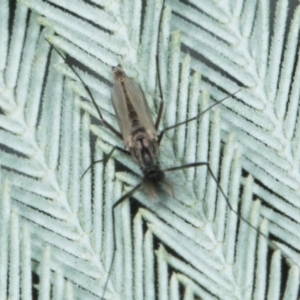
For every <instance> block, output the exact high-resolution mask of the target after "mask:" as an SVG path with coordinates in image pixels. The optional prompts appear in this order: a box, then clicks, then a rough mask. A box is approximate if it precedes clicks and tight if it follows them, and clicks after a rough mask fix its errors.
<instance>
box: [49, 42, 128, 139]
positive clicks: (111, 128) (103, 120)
mask: <svg viewBox="0 0 300 300" xmlns="http://www.w3.org/2000/svg"><path fill="white" fill-rule="evenodd" d="M46 41H47V42H48V43H49V44H50V45H51V47H53V49H54V50H55V51H56V52H57V54H58V55H59V56H60V57H61V58H62V59H63V60H64V62H65V63H66V64H67V65H68V66H69V67H70V68H71V70H72V71H73V72H74V73H75V74H76V76H77V77H78V79H79V80H80V82H81V83H82V84H83V86H84V88H85V90H86V91H87V93H88V94H89V96H90V97H91V99H92V102H93V104H94V106H95V107H96V110H97V112H98V115H99V118H100V120H101V122H102V124H103V125H104V126H106V127H107V128H108V129H109V130H110V131H111V132H113V133H114V134H115V135H116V136H118V137H119V138H120V139H122V135H121V133H120V132H119V131H117V130H116V129H115V128H114V127H113V126H111V125H110V124H109V123H108V122H107V121H105V119H104V118H103V116H102V113H101V111H100V109H99V107H98V105H97V103H96V101H95V99H94V97H93V95H92V92H91V90H90V89H89V87H88V86H87V85H86V84H85V83H84V81H83V79H82V78H81V76H80V75H79V73H78V72H77V71H76V70H75V68H74V67H73V66H72V65H71V64H70V63H68V62H67V60H66V58H65V57H64V56H63V55H62V54H61V53H60V52H59V51H58V50H57V49H56V47H55V46H53V45H52V44H51V43H50V42H49V41H48V40H47V39H46Z"/></svg>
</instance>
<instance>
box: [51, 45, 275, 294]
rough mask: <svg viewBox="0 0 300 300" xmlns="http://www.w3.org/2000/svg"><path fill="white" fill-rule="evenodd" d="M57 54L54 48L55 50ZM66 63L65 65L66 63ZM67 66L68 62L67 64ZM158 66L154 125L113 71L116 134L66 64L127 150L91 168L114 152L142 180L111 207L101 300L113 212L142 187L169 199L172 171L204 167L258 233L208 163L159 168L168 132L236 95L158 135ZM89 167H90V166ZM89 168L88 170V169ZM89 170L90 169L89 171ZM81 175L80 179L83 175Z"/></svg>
mask: <svg viewBox="0 0 300 300" xmlns="http://www.w3.org/2000/svg"><path fill="white" fill-rule="evenodd" d="M54 49H55V50H56V48H54ZM56 51H57V52H58V54H59V55H60V56H61V57H62V58H63V59H64V60H65V61H66V59H65V58H64V57H63V56H62V55H61V53H60V52H59V51H58V50H56ZM66 62H67V61H66ZM67 64H68V62H67ZM156 64H157V66H156V67H157V73H158V80H157V81H158V88H159V95H160V105H159V109H158V113H157V118H156V121H155V122H154V121H153V118H152V115H151V111H150V108H149V106H148V104H147V101H146V98H145V95H144V92H143V90H142V89H141V87H140V86H139V85H138V84H137V83H136V82H135V81H134V80H133V79H131V78H129V77H127V75H126V74H125V72H124V70H123V69H122V67H121V66H120V65H118V66H116V67H113V68H112V70H113V73H114V77H115V82H114V85H113V88H112V104H113V107H114V110H115V114H116V118H117V121H118V124H119V128H120V132H119V131H118V130H116V129H115V128H114V127H113V126H112V125H111V124H109V123H108V122H107V121H106V120H105V119H104V118H103V115H102V113H101V111H100V109H99V107H98V106H97V105H96V102H95V100H94V98H93V95H92V93H91V91H90V89H89V88H88V87H87V86H86V84H85V83H84V81H83V80H82V78H81V77H80V75H79V74H78V72H77V71H76V70H75V69H74V68H73V66H72V65H70V64H68V65H69V66H70V68H71V69H72V70H73V71H74V73H75V74H76V75H77V77H78V78H79V80H80V81H81V83H82V84H83V86H84V87H85V89H86V91H87V93H88V94H89V96H90V98H91V100H92V102H93V104H94V105H95V108H96V110H97V112H98V115H99V118H100V120H101V122H102V124H103V125H104V126H106V127H107V129H109V130H110V131H111V132H112V133H114V134H115V135H117V136H118V137H120V138H121V139H122V140H123V141H124V144H125V146H126V150H125V149H123V148H121V147H119V146H114V147H113V148H112V149H111V151H110V152H109V153H108V155H107V156H106V157H105V158H104V159H103V160H100V161H95V162H93V164H92V165H94V164H95V163H100V162H106V161H107V160H108V159H109V158H110V157H111V156H112V154H113V152H114V151H115V150H118V151H122V152H123V153H126V154H128V155H130V156H131V157H132V158H133V160H134V161H135V162H136V163H137V164H138V165H139V166H140V168H141V171H142V173H143V178H142V181H141V182H140V183H138V184H137V185H136V186H134V187H133V188H132V189H131V190H130V191H128V192H127V193H125V194H124V195H123V196H122V197H121V198H120V199H118V200H117V201H116V202H115V203H114V205H113V206H112V209H111V213H112V220H113V232H112V234H113V242H114V250H113V255H112V259H111V263H110V267H109V271H108V276H107V279H106V281H105V285H104V289H103V294H102V298H104V296H105V291H106V288H107V284H108V280H109V276H110V273H111V270H112V267H113V264H114V259H115V253H116V251H117V248H116V232H115V225H114V224H115V209H116V208H117V207H118V206H119V205H120V204H121V203H122V202H123V201H124V200H125V199H127V198H129V197H130V196H131V195H133V193H134V192H136V191H137V190H139V189H140V188H141V187H142V186H145V187H146V189H147V191H148V193H149V195H150V196H151V197H156V196H157V195H158V194H159V192H160V190H161V189H164V190H167V191H168V193H169V194H170V195H173V189H172V185H171V184H170V183H169V181H168V180H167V179H166V176H165V174H166V173H168V172H172V171H177V170H182V169H187V168H192V167H200V166H205V167H206V168H207V169H208V172H209V174H210V175H211V177H212V178H213V179H214V181H215V182H216V184H217V187H218V189H219V191H220V192H221V194H222V195H223V197H224V198H225V200H226V202H227V204H228V206H229V208H230V209H231V210H232V211H233V212H234V213H235V214H236V215H237V216H238V217H239V218H240V219H241V220H243V221H244V222H246V223H247V224H248V225H249V226H250V227H252V228H253V229H255V230H257V228H256V227H254V226H253V225H252V224H251V223H250V222H249V221H248V220H246V219H245V218H243V217H242V216H240V215H239V214H238V212H237V211H235V210H234V209H233V208H232V206H231V204H230V202H229V200H228V198H227V196H226V194H225V193H224V191H223V189H222V188H221V186H220V184H219V183H218V181H217V178H216V176H215V175H214V174H213V172H212V170H211V168H210V165H209V163H208V162H194V163H189V164H185V165H181V166H175V167H170V168H166V169H162V168H161V166H160V161H159V146H160V142H161V140H162V138H163V136H164V133H165V132H166V131H168V130H171V129H175V128H176V127H179V126H181V125H184V124H187V123H189V122H192V121H195V120H197V119H199V118H201V116H203V115H204V114H205V113H206V112H207V111H208V110H210V109H211V108H212V107H214V106H216V105H218V104H220V103H221V102H223V101H225V100H226V99H227V98H228V97H230V96H233V95H234V94H236V93H237V92H238V91H236V92H235V93H233V94H232V95H229V96H228V97H225V98H224V99H221V100H219V101H217V102H216V103H214V104H213V105H211V106H210V107H208V108H207V109H206V110H204V111H202V112H201V114H199V115H197V116H195V117H193V118H191V119H188V120H186V121H183V122H180V123H177V124H175V125H173V126H170V127H167V128H165V129H163V130H162V131H161V132H160V133H158V128H159V125H160V122H161V119H162V114H163V108H164V99H163V93H162V87H161V80H160V73H159V65H158V59H157V60H156ZM92 165H91V166H92ZM91 166H90V167H91ZM90 167H89V168H90ZM89 168H88V169H87V170H86V171H85V172H84V174H85V173H86V172H87V171H88V170H89ZM84 174H83V175H84ZM257 231H258V232H259V233H260V234H261V235H262V236H264V237H265V238H266V239H267V240H268V242H269V243H270V244H272V245H273V246H275V247H276V248H277V246H276V245H275V244H274V243H273V242H271V241H270V240H269V238H268V237H267V236H266V235H265V234H264V233H262V232H261V231H259V230H257Z"/></svg>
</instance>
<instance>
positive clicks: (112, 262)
mask: <svg viewBox="0 0 300 300" xmlns="http://www.w3.org/2000/svg"><path fill="white" fill-rule="evenodd" d="M142 184H143V182H140V183H139V184H137V185H136V186H135V187H134V188H133V189H132V190H130V191H129V192H127V193H126V194H125V195H123V196H122V197H121V198H120V199H119V200H118V201H117V202H116V203H115V204H114V205H113V207H112V209H111V215H112V223H113V241H114V248H113V255H112V259H111V263H110V266H109V270H108V275H107V279H106V281H105V285H104V290H103V294H102V296H101V299H104V294H105V291H106V288H107V284H108V280H109V276H110V273H111V270H112V267H113V264H114V260H115V254H116V251H117V241H116V227H115V209H116V208H117V207H118V206H119V204H121V203H122V202H123V201H124V200H125V199H127V198H128V197H130V196H131V195H132V194H133V193H134V192H135V191H137V190H138V189H139V188H140V187H141V186H142Z"/></svg>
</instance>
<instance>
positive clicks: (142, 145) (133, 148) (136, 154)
mask: <svg viewBox="0 0 300 300" xmlns="http://www.w3.org/2000/svg"><path fill="white" fill-rule="evenodd" d="M127 147H128V149H129V151H130V153H131V156H132V157H133V158H134V159H135V160H136V162H137V163H138V164H139V165H140V167H141V168H142V170H144V169H145V170H149V169H153V168H154V169H155V167H156V166H158V144H157V138H156V136H153V135H152V134H149V133H148V132H146V131H145V130H142V129H141V130H138V131H137V132H135V133H133V134H132V135H131V136H130V139H129V140H128V143H127Z"/></svg>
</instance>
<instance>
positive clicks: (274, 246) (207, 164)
mask: <svg viewBox="0 0 300 300" xmlns="http://www.w3.org/2000/svg"><path fill="white" fill-rule="evenodd" d="M201 166H206V167H207V169H208V171H209V174H210V175H211V177H212V178H213V179H214V181H215V183H216V185H217V187H218V189H219V190H220V191H221V194H222V195H223V197H224V198H225V200H226V203H227V205H228V207H229V208H230V210H231V211H232V212H234V213H235V214H236V215H237V217H238V218H240V219H241V220H242V221H244V222H245V223H246V224H248V225H249V226H250V227H251V228H253V229H254V230H256V231H257V232H258V233H259V234H260V235H262V236H263V237H264V238H265V239H266V241H267V242H268V244H269V245H270V246H271V247H272V248H275V249H279V250H280V251H281V252H282V254H283V255H284V256H285V257H287V258H289V259H290V260H291V261H293V263H294V264H295V265H297V266H299V265H298V264H297V262H295V260H293V259H292V258H291V257H290V256H289V255H288V254H287V253H286V252H285V251H284V250H282V249H281V248H278V246H277V245H276V244H275V243H274V242H272V241H271V240H270V239H269V237H268V236H267V235H266V234H265V233H263V232H262V231H261V230H259V229H258V228H256V227H255V226H253V225H252V224H251V223H250V222H249V221H248V220H247V219H245V218H244V217H243V216H241V215H240V214H239V213H238V212H237V211H236V210H234V209H233V207H232V205H231V204H230V202H229V200H228V198H227V196H226V195H225V193H224V191H223V189H222V187H221V185H220V183H219V182H218V180H217V178H216V176H215V175H214V173H213V171H212V169H211V167H210V165H209V163H208V162H195V163H190V164H186V165H182V166H178V167H172V168H167V169H165V170H163V171H164V172H171V171H177V170H182V169H187V168H193V167H201Z"/></svg>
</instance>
